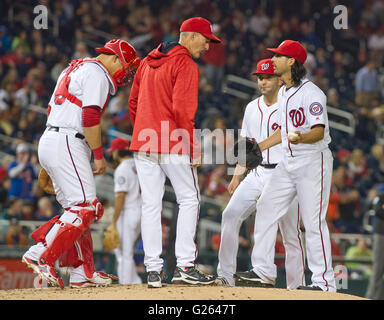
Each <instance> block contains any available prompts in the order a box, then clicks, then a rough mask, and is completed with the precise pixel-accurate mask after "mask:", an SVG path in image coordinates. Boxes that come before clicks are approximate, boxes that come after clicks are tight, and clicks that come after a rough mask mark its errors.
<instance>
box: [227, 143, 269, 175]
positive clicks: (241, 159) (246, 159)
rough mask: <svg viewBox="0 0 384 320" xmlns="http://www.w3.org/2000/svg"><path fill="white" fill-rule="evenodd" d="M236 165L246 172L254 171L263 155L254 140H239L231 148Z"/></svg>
mask: <svg viewBox="0 0 384 320" xmlns="http://www.w3.org/2000/svg"><path fill="white" fill-rule="evenodd" d="M233 154H234V155H235V157H237V163H238V164H239V165H241V166H242V167H245V168H247V169H248V170H252V169H255V168H256V167H257V166H258V165H259V164H260V163H261V162H262V161H263V155H262V153H261V150H260V148H259V145H258V143H257V142H256V140H255V139H251V138H240V139H239V140H238V141H237V142H236V143H235V145H234V147H233Z"/></svg>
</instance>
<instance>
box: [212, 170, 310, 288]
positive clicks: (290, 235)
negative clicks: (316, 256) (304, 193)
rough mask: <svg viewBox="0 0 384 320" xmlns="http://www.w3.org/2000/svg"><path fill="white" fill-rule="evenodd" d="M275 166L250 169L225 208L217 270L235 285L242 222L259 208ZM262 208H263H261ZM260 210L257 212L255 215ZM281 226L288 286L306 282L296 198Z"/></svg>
mask: <svg viewBox="0 0 384 320" xmlns="http://www.w3.org/2000/svg"><path fill="white" fill-rule="evenodd" d="M274 170H275V169H266V168H263V167H260V166H259V167H258V168H257V169H256V171H255V170H253V171H251V172H250V173H249V174H248V175H247V176H246V177H245V179H244V180H243V181H242V182H241V183H240V185H239V186H238V187H237V189H236V190H235V192H234V193H233V195H232V197H231V199H230V201H229V202H228V205H227V207H226V208H225V210H224V212H223V215H222V221H221V242H220V249H219V264H218V267H217V274H218V275H219V276H221V277H225V278H226V279H227V281H228V282H229V283H230V285H232V286H233V285H235V281H234V279H233V274H234V273H235V272H236V271H237V270H236V265H237V252H238V246H239V230H240V227H241V224H242V223H243V221H244V220H245V219H247V218H248V217H249V216H250V214H252V213H253V212H255V211H256V202H257V199H258V198H259V197H260V195H261V193H262V191H263V188H264V185H265V183H266V181H267V180H268V179H269V177H270V176H271V174H272V172H273V171H274ZM259 210H260V211H261V210H264V209H263V208H259ZM258 214H259V213H258V212H256V215H258ZM279 227H280V232H281V235H282V238H283V244H284V247H285V249H286V260H285V267H286V273H287V288H288V289H295V288H297V287H298V286H300V285H304V281H305V277H304V270H305V265H304V261H305V259H304V251H303V246H302V245H303V244H302V240H301V232H300V216H299V211H298V202H297V200H296V199H295V201H293V202H292V204H291V205H290V207H289V214H287V215H286V216H284V217H283V218H282V219H281V221H280V222H279ZM258 246H259V244H258V243H257V242H255V243H254V248H253V250H255V249H256V247H258Z"/></svg>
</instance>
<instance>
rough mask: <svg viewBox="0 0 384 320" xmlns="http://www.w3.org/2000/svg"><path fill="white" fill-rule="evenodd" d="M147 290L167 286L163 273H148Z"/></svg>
mask: <svg viewBox="0 0 384 320" xmlns="http://www.w3.org/2000/svg"><path fill="white" fill-rule="evenodd" d="M147 283H148V288H161V287H163V286H166V285H167V281H166V276H165V274H164V272H163V271H160V272H158V271H148V278H147Z"/></svg>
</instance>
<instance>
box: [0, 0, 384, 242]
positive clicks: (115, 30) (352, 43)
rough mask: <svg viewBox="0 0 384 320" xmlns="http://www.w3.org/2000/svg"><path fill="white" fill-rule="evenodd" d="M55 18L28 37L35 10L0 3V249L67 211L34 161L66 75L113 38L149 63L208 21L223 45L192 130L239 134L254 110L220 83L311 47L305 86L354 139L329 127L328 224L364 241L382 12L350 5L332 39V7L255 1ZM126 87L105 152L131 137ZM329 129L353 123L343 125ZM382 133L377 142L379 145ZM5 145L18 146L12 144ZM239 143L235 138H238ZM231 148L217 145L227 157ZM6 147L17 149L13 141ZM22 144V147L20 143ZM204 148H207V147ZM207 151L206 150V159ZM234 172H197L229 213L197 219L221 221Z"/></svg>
mask: <svg viewBox="0 0 384 320" xmlns="http://www.w3.org/2000/svg"><path fill="white" fill-rule="evenodd" d="M39 4H42V5H45V6H46V7H47V8H48V9H49V11H48V29H35V28H34V27H33V22H34V18H35V17H36V14H34V13H33V6H32V5H31V4H30V1H17V2H15V1H10V0H4V1H2V2H1V4H0V11H1V12H2V15H1V18H0V19H1V20H0V135H1V139H0V219H7V220H9V221H11V222H12V226H14V227H12V228H9V229H10V230H11V234H10V233H9V230H5V229H4V230H3V231H1V229H0V244H4V243H7V244H10V245H12V244H19V245H23V244H25V243H26V241H27V240H25V238H24V237H23V235H24V236H25V235H26V231H25V230H24V231H23V229H22V228H21V227H18V221H19V220H41V221H44V220H47V219H49V218H50V217H52V216H53V215H56V214H57V213H58V212H59V211H60V208H59V206H58V204H57V203H56V201H55V199H54V198H53V197H52V196H49V195H47V194H44V193H43V192H42V191H41V190H40V189H39V188H38V186H37V184H36V181H37V174H38V172H39V169H40V166H39V163H38V159H37V155H36V146H37V144H38V141H39V137H40V135H41V133H42V132H43V130H44V128H45V120H46V117H45V115H44V114H42V113H40V112H38V111H37V110H36V109H33V108H31V105H37V106H39V107H40V108H43V109H45V108H46V107H47V104H48V101H49V99H50V95H51V94H52V91H53V88H54V86H55V82H56V80H57V78H58V76H59V74H60V73H61V71H62V70H63V69H64V68H65V67H66V66H67V65H68V63H69V61H71V60H72V59H75V58H83V57H90V56H95V55H96V53H95V52H94V47H96V46H100V45H102V44H104V43H105V42H106V41H107V40H110V38H111V37H114V38H122V39H125V40H127V41H129V42H131V43H132V44H133V45H134V46H135V48H136V49H137V51H138V52H139V55H140V56H141V57H144V56H145V55H146V54H148V53H149V51H150V50H152V49H153V48H154V47H156V46H157V45H158V44H159V43H160V42H162V41H178V33H179V32H178V30H179V26H180V24H181V22H182V21H183V20H185V19H187V18H190V17H192V16H203V17H205V18H207V19H209V20H210V21H211V22H212V23H213V26H212V28H213V31H214V33H216V34H217V35H218V36H219V37H220V38H221V39H223V40H224V41H223V43H222V44H213V45H211V48H210V50H209V51H207V52H206V53H205V54H204V56H203V57H202V58H201V59H199V60H198V61H196V62H197V64H198V68H199V74H200V90H199V108H198V111H197V114H196V119H195V121H196V128H200V129H204V128H208V129H211V130H214V129H216V130H223V132H224V130H225V129H238V128H240V127H241V121H242V116H243V111H244V109H245V106H246V104H247V103H248V102H249V101H245V100H243V99H240V98H236V97H233V96H230V95H228V94H225V93H224V92H223V91H222V90H221V86H222V83H223V80H224V79H225V76H226V75H228V74H233V75H236V76H239V77H242V78H246V79H248V80H254V79H253V78H252V76H251V75H250V73H251V71H253V70H254V69H255V66H256V63H257V62H258V61H259V60H260V59H262V58H266V57H270V54H269V53H268V52H267V51H266V50H265V49H266V48H267V47H275V46H277V45H279V43H280V42H282V41H283V40H285V39H293V40H298V41H300V42H301V43H303V45H304V46H305V47H306V49H307V51H308V58H307V61H306V63H305V66H306V68H307V71H308V73H307V77H308V78H309V79H311V80H312V81H313V82H314V83H315V84H316V85H318V86H319V87H320V88H321V89H322V90H323V91H324V92H325V93H326V95H327V97H328V105H329V106H331V107H333V108H335V109H339V110H343V111H347V112H349V113H351V114H352V115H353V116H354V119H355V121H356V127H355V129H356V130H355V134H354V135H350V134H348V133H345V132H342V131H339V130H335V129H332V128H331V137H332V139H333V140H332V144H331V146H330V147H331V150H332V152H333V154H334V158H335V162H334V172H333V183H332V190H331V199H330V205H329V212H328V220H329V223H330V226H331V229H332V230H333V232H342V233H364V232H366V231H365V230H364V228H363V215H364V213H365V212H366V210H367V208H368V206H369V203H370V202H371V200H372V199H373V198H374V197H375V195H377V194H378V193H380V192H383V191H384V146H383V143H384V140H383V138H384V132H382V131H380V127H381V126H383V124H384V99H383V98H384V92H383V90H384V85H383V84H384V72H383V70H384V1H383V0H371V1H363V0H356V1H353V2H351V3H350V4H349V5H348V28H347V29H336V28H335V27H334V24H333V22H334V19H335V17H336V15H335V14H334V13H333V8H334V7H335V6H336V5H337V2H336V1H333V0H330V1H318V2H313V1H311V2H309V1H305V0H297V1H295V5H292V4H291V3H290V2H289V1H280V0H270V1H251V0H236V1H233V0H220V1H219V0H191V1H183V0H162V1H148V0H114V1H112V0H111V1H107V0H104V1H96V0H85V1H79V0H56V1H49V0H44V1H39ZM129 93H130V88H129V87H126V88H120V89H119V91H118V94H117V95H116V96H115V97H113V98H111V99H110V102H109V105H108V107H107V112H106V113H105V115H104V116H103V120H102V130H103V140H104V141H103V145H104V146H107V145H108V144H109V143H110V141H111V139H113V138H114V137H115V135H116V132H115V131H120V132H123V133H126V134H131V133H132V125H131V123H130V120H129V115H128V111H127V101H128V97H129ZM329 118H330V120H334V121H336V122H338V123H341V124H346V123H345V121H344V120H343V119H333V118H332V115H329ZM380 132H381V136H380ZM7 138H12V140H9V139H7ZM234 138H236V137H234ZM227 139H228V137H226V136H225V135H224V139H216V140H214V145H213V150H217V149H219V150H223V151H224V152H225V148H226V144H227V143H228V141H227ZM10 141H11V142H10ZM25 143H27V144H25ZM203 147H204V144H203ZM203 151H207V152H209V150H203ZM227 168H228V166H227V165H226V164H225V163H224V162H223V163H222V164H218V165H203V166H202V167H201V168H200V169H199V178H200V180H199V184H200V189H201V194H202V195H204V196H206V197H209V198H214V199H220V203H222V204H223V205H217V204H214V203H213V202H212V203H211V202H207V203H206V202H204V203H202V207H201V218H208V219H211V220H213V221H216V222H220V221H221V212H222V210H223V208H224V206H225V203H226V202H227V201H228V199H229V194H228V192H227V191H226V187H227V185H228V183H229V181H230V179H231V176H230V175H228V171H227Z"/></svg>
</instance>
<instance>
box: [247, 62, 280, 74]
mask: <svg viewBox="0 0 384 320" xmlns="http://www.w3.org/2000/svg"><path fill="white" fill-rule="evenodd" d="M259 73H265V74H273V75H274V74H275V71H274V70H273V62H272V60H271V59H263V60H260V61H259V62H258V63H257V67H256V71H255V72H252V74H259Z"/></svg>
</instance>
